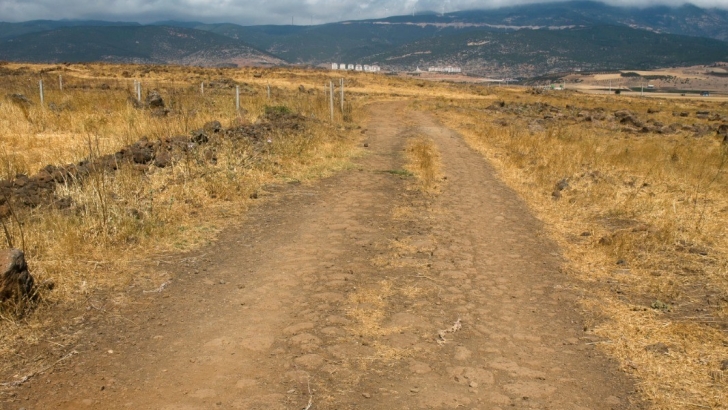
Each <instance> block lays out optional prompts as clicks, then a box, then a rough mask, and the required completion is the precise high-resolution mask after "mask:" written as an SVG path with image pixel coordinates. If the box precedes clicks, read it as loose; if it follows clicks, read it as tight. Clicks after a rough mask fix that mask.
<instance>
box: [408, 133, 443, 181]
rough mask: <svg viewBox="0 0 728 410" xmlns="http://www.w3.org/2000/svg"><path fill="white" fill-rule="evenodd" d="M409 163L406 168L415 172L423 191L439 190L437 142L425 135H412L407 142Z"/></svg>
mask: <svg viewBox="0 0 728 410" xmlns="http://www.w3.org/2000/svg"><path fill="white" fill-rule="evenodd" d="M406 150H407V165H406V166H405V169H407V170H408V171H409V172H411V173H412V174H414V175H415V176H416V177H417V180H418V182H419V184H418V187H419V189H421V190H422V191H423V192H427V193H437V192H439V188H440V187H439V184H438V182H439V181H440V180H441V179H442V176H441V175H440V153H439V152H438V151H437V147H436V146H435V143H434V142H433V141H432V140H431V139H428V138H425V137H412V138H410V139H409V140H408V142H407V148H406Z"/></svg>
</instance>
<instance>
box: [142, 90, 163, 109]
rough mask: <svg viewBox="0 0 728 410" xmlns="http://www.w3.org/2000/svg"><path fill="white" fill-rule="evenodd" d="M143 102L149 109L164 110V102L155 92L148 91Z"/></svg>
mask: <svg viewBox="0 0 728 410" xmlns="http://www.w3.org/2000/svg"><path fill="white" fill-rule="evenodd" d="M144 102H145V104H146V106H147V107H149V108H164V100H163V99H162V96H161V95H160V94H159V91H157V90H151V91H149V92H148V93H147V98H146V100H145V101H144Z"/></svg>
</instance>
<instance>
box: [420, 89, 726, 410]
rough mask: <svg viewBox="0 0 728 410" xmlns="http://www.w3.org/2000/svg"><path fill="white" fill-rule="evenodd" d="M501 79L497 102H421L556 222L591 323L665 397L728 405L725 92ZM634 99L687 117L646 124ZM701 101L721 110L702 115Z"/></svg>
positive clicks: (643, 382) (655, 111) (665, 405)
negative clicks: (528, 88)
mask: <svg viewBox="0 0 728 410" xmlns="http://www.w3.org/2000/svg"><path fill="white" fill-rule="evenodd" d="M496 92H497V95H496V96H497V98H498V99H499V101H500V102H501V103H499V104H495V106H494V105H493V104H492V102H483V101H480V102H476V101H466V100H460V101H455V100H445V99H441V100H440V101H437V102H427V103H422V105H426V106H428V108H429V109H431V110H432V111H433V112H435V113H437V115H438V116H439V118H440V119H441V120H442V121H443V122H444V123H445V124H447V125H449V126H451V127H452V128H454V129H457V130H458V131H459V132H460V133H462V135H463V136H464V138H465V139H466V140H467V141H468V143H469V144H470V145H471V146H472V147H473V148H475V149H476V150H478V151H479V152H481V153H482V154H483V155H485V156H486V158H488V159H489V160H490V161H491V162H492V163H493V164H494V165H495V166H496V168H497V169H498V171H499V174H500V176H501V177H502V178H503V179H504V180H505V181H506V182H507V183H508V184H509V185H510V186H511V187H513V188H514V189H516V190H517V191H518V193H519V194H520V195H521V196H522V197H523V198H524V199H525V200H526V201H527V202H528V203H529V205H530V207H531V208H532V209H533V211H534V212H535V213H536V214H537V215H538V216H539V217H540V218H541V219H542V220H543V221H545V222H546V223H547V224H548V226H549V230H550V232H551V233H552V234H553V236H554V238H555V239H556V240H557V241H558V242H559V244H560V245H561V247H562V249H563V251H564V253H565V257H566V260H567V262H566V264H565V265H564V269H566V270H568V272H569V273H570V274H571V275H573V276H574V277H576V278H579V279H580V280H581V281H582V285H581V286H582V288H581V290H582V292H583V294H584V298H583V302H582V303H583V305H584V306H585V307H586V308H587V309H588V310H589V311H591V312H592V314H593V318H594V322H593V328H592V329H590V331H592V332H593V333H594V334H596V335H599V336H602V337H603V338H604V340H603V341H602V342H599V345H600V347H601V348H602V349H604V350H605V351H607V352H609V354H611V355H613V356H614V357H617V358H618V359H619V360H620V362H621V363H622V367H623V369H624V370H625V371H626V372H628V373H630V374H633V375H634V376H635V377H636V378H637V380H639V382H640V383H639V385H640V391H641V393H642V394H643V395H644V397H645V398H646V399H647V400H648V401H649V402H650V403H652V404H653V405H654V408H660V409H671V408H724V406H725V403H727V402H728V395H727V392H728V389H726V386H727V384H726V368H728V361H726V360H728V252H727V251H726V249H728V236H727V231H726V221H727V220H728V176H727V175H726V171H728V170H727V169H726V168H727V166H728V164H727V161H728V144H726V143H725V142H723V137H722V136H721V137H718V136H716V132H715V131H714V128H715V126H716V125H717V124H722V123H725V122H726V115H728V107H727V106H726V104H725V103H713V104H711V103H708V102H686V101H681V102H677V101H674V100H665V99H640V98H631V97H624V96H622V97H619V96H592V95H581V94H575V93H568V94H561V93H553V94H545V95H544V94H535V95H534V94H529V93H526V92H523V90H517V89H511V90H507V91H505V90H496ZM501 104H502V105H503V106H501ZM489 107H490V109H489ZM624 109H628V110H631V111H632V112H634V113H635V115H636V116H637V117H639V118H641V119H640V121H645V123H652V124H654V123H662V124H663V125H664V124H674V123H680V126H679V127H678V126H676V127H675V128H676V131H674V132H667V133H658V132H652V131H649V132H642V131H641V130H638V129H637V128H634V127H630V126H626V125H624V124H622V123H620V121H619V120H617V119H616V117H615V116H614V114H613V113H614V112H615V111H619V110H624ZM648 111H649V112H651V113H650V114H648ZM698 111H711V112H712V113H717V114H718V116H719V117H721V119H719V120H717V121H713V122H712V123H711V122H710V121H708V120H706V119H702V120H701V119H699V118H697V117H696V112H698ZM673 113H678V116H675V115H674V114H673ZM679 113H688V114H687V116H686V117H681V116H679V115H680V114H679ZM683 115H684V114H683ZM717 118H718V117H715V119H717ZM658 125H660V124H658ZM696 125H697V126H698V127H697V128H695V126H696ZM701 127H704V128H701ZM711 127H712V128H711ZM696 129H699V130H698V131H696ZM701 130H702V131H701Z"/></svg>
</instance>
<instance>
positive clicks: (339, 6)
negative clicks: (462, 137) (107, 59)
mask: <svg viewBox="0 0 728 410" xmlns="http://www.w3.org/2000/svg"><path fill="white" fill-rule="evenodd" d="M538 2H543V0H63V1H59V0H0V21H11V22H15V21H25V20H32V19H53V20H56V19H101V20H113V21H139V22H142V23H149V22H153V21H159V20H184V21H203V22H207V23H213V22H230V23H238V24H290V22H291V17H293V18H294V23H295V24H311V23H323V22H331V21H340V20H350V19H363V18H377V17H386V16H392V15H399V14H409V13H412V11H413V10H414V11H426V10H434V11H438V12H440V11H442V10H445V11H457V10H468V9H483V8H494V7H501V6H504V5H516V4H529V3H538ZM605 2H606V3H609V4H613V5H628V6H638V7H644V6H652V5H668V6H679V5H681V4H684V3H685V2H686V1H685V0H605ZM690 3H692V4H695V5H697V6H701V7H719V8H722V9H728V0H691V1H690Z"/></svg>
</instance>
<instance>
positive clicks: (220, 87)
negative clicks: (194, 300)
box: [0, 65, 359, 370]
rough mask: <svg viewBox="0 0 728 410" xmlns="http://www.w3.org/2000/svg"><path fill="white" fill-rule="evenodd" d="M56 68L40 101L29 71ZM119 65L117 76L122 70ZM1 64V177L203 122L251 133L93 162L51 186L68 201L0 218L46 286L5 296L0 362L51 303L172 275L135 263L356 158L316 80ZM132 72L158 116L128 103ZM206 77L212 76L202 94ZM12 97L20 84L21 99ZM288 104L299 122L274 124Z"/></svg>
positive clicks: (350, 130)
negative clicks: (175, 150)
mask: <svg viewBox="0 0 728 410" xmlns="http://www.w3.org/2000/svg"><path fill="white" fill-rule="evenodd" d="M48 69H51V70H56V71H48ZM145 69H146V70H148V71H146V73H144V72H143V70H145ZM140 70H142V72H140ZM153 70H159V71H160V73H159V74H157V75H154V73H153V72H152V71H153ZM41 71H42V72H41ZM58 73H62V74H63V76H64V77H63V78H64V90H63V91H61V90H60V89H55V90H54V89H53V87H51V86H46V95H45V106H41V105H40V102H39V101H38V97H37V94H36V92H35V87H37V78H39V76H45V78H46V79H48V78H55V76H56V74H58ZM119 73H125V74H124V75H122V76H121V78H120V76H119ZM129 73H132V74H129ZM0 74H2V76H0V82H2V83H3V84H4V87H3V88H4V89H5V90H7V92H8V94H9V96H5V95H3V96H0V140H2V152H0V179H7V178H10V179H12V178H15V176H16V174H34V173H36V172H37V171H38V170H40V169H41V168H42V167H43V166H45V165H47V164H54V165H61V164H66V163H78V162H79V161H81V160H83V159H87V160H93V159H94V158H100V157H102V156H104V155H106V154H111V153H114V152H115V151H117V150H119V149H120V148H121V147H123V146H127V145H129V144H131V143H132V142H134V141H137V140H138V139H140V138H142V137H148V139H149V140H150V141H157V140H163V139H168V138H172V137H175V136H177V135H187V136H188V138H189V135H190V132H191V131H192V130H195V129H199V128H202V126H203V124H205V123H206V122H208V121H211V120H219V121H220V122H221V123H222V125H223V127H224V128H229V129H239V128H240V127H242V128H240V129H243V130H252V131H250V132H255V135H251V136H246V135H245V134H244V135H243V136H242V137H240V138H237V137H236V138H233V137H231V136H230V135H227V134H226V135H222V136H220V137H216V138H215V139H214V140H213V139H210V142H209V143H206V144H190V145H189V147H185V148H184V149H183V150H182V151H181V152H183V153H184V154H183V155H182V156H181V157H179V158H177V160H176V161H174V162H173V163H172V164H171V165H169V166H166V167H163V168H159V167H154V166H147V165H140V164H133V163H128V164H120V165H119V167H118V169H116V170H111V169H102V170H95V171H93V172H90V173H89V174H88V176H87V177H85V178H84V179H83V180H79V181H76V183H66V184H59V185H58V186H57V187H56V190H55V195H56V196H57V197H63V198H68V199H70V204H71V206H70V208H65V209H57V208H54V207H50V206H40V207H36V208H22V209H21V208H17V209H16V210H15V211H16V212H14V218H11V219H5V222H6V225H7V228H8V235H7V236H6V237H5V239H6V240H7V241H8V242H13V245H15V246H22V247H23V248H24V251H25V252H26V258H27V260H28V264H29V266H30V268H31V273H32V274H33V275H34V276H35V277H36V280H37V282H38V283H41V284H44V285H43V286H42V287H41V288H40V302H39V303H38V304H36V305H35V307H34V310H33V311H32V314H27V313H28V312H27V311H24V312H19V311H14V310H13V309H12V308H11V307H6V308H5V309H4V310H3V311H2V312H1V313H2V315H1V317H2V319H3V320H2V321H1V322H0V334H1V335H2V336H0V341H1V342H2V343H1V344H2V348H0V357H3V358H4V359H5V358H6V359H7V360H4V366H3V370H7V369H9V368H11V367H12V366H17V365H20V366H25V365H26V364H28V363H26V362H27V361H28V360H30V358H25V357H23V356H22V355H14V353H18V352H19V350H18V346H19V343H22V346H23V347H24V348H28V347H32V346H33V345H36V344H40V343H44V342H43V338H44V334H45V333H44V332H46V330H47V329H48V328H49V327H51V326H54V325H56V326H60V325H62V324H59V323H52V322H53V320H55V319H56V317H54V315H53V314H52V312H53V311H58V310H68V309H71V310H73V309H77V308H82V307H86V305H87V304H88V303H89V302H88V300H89V298H90V297H91V296H92V295H95V294H106V295H109V296H110V295H117V296H118V295H121V294H122V293H120V292H121V291H122V290H131V291H132V292H134V291H138V292H141V291H142V290H148V289H155V288H157V287H159V286H160V284H162V283H164V282H166V281H167V280H168V279H169V278H167V277H163V275H162V276H159V277H158V276H154V275H152V274H150V273H149V272H147V271H145V269H144V267H143V266H144V263H145V261H147V260H148V259H149V258H150V257H152V256H153V255H160V254H162V253H166V252H178V251H185V250H189V249H192V248H194V247H196V246H199V245H200V244H204V243H207V242H209V241H211V240H213V238H214V237H215V235H216V233H217V232H219V230H220V229H222V227H223V226H226V225H229V221H230V220H231V218H232V217H241V216H243V215H244V212H245V209H246V208H247V207H248V206H249V203H250V202H251V201H254V200H255V198H258V197H259V194H263V193H264V191H265V187H266V186H267V185H268V184H281V183H288V182H303V183H305V182H306V181H309V180H312V179H315V178H320V177H322V176H325V175H328V174H330V173H331V172H334V171H336V170H338V169H342V168H344V167H346V166H348V164H349V159H350V158H351V156H352V155H358V150H357V149H355V148H354V146H355V142H357V141H358V139H359V137H358V135H359V132H358V131H357V126H356V125H355V122H344V121H343V118H342V113H338V112H337V116H336V119H335V121H334V122H333V123H331V122H329V121H328V104H327V101H326V99H325V96H324V94H323V91H322V90H318V91H313V90H314V84H312V83H311V84H309V83H306V86H305V87H304V88H303V89H301V88H300V87H301V84H300V83H299V82H296V83H292V84H288V86H287V87H277V88H274V90H273V93H272V94H273V95H272V97H271V99H268V97H267V93H266V89H265V87H264V86H262V85H256V84H252V83H246V82H245V81H246V79H248V78H250V79H253V78H255V77H254V76H253V75H254V74H255V72H253V71H251V70H239V71H238V72H236V71H234V70H226V71H224V72H223V71H219V70H215V69H205V70H203V69H197V68H184V67H158V68H153V67H146V68H144V67H141V66H106V65H74V66H62V67H50V68H49V67H40V66H32V67H25V68H7V67H5V68H3V72H2V73H0ZM140 74H144V77H143V78H144V79H145V80H144V84H145V85H144V87H145V90H147V89H149V88H154V89H157V90H159V92H160V94H161V95H162V96H163V98H164V99H165V102H166V108H167V111H166V113H154V112H153V111H152V110H148V109H138V108H135V107H134V104H132V102H131V101H130V98H133V94H132V80H131V79H127V78H126V77H127V76H131V75H140ZM235 76H237V77H236V78H237V80H232V81H233V83H230V81H231V80H229V78H230V77H235ZM248 76H249V77H248ZM238 77H240V78H238ZM201 79H202V80H204V81H205V82H206V83H207V84H208V87H207V88H206V91H205V94H204V95H202V94H201V93H200V90H199V82H198V80H201ZM299 80H300V79H299ZM319 80H320V78H319V77H318V76H314V77H312V81H317V82H318V81H319ZM235 83H237V84H238V85H239V86H240V87H241V89H242V90H243V92H244V93H243V94H242V95H241V110H240V111H236V110H235V105H234V101H235V100H234V86H233V88H231V86H230V84H235ZM28 84H30V85H28ZM209 84H216V85H213V86H209ZM12 94H23V95H24V96H25V98H26V99H27V102H25V101H22V100H21V101H18V99H17V98H14V97H12ZM349 104H350V106H351V107H353V110H352V111H350V112H349V113H348V114H349V115H351V116H352V118H349V119H350V120H352V121H356V120H357V117H356V116H357V114H358V110H357V109H356V108H357V107H358V106H359V105H358V104H359V103H358V102H357V97H356V96H353V95H352V96H349ZM288 112H290V113H293V114H290V115H292V116H293V117H291V118H293V120H290V121H294V122H295V124H293V125H292V126H291V127H288V128H286V127H283V126H282V125H281V124H282V123H281V121H288V120H285V118H284V119H283V120H279V119H276V118H274V117H276V114H281V113H282V114H284V117H285V116H286V115H289V114H286V113H288ZM271 116H272V117H271ZM245 127H248V128H245ZM21 244H22V245H21ZM50 284H52V286H51V285H50ZM51 287H52V290H51ZM114 298H116V296H115V297H114ZM122 299H123V298H122ZM108 302H109V303H117V302H118V303H123V300H116V299H114V300H109V301H108ZM19 362H20V363H19Z"/></svg>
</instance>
